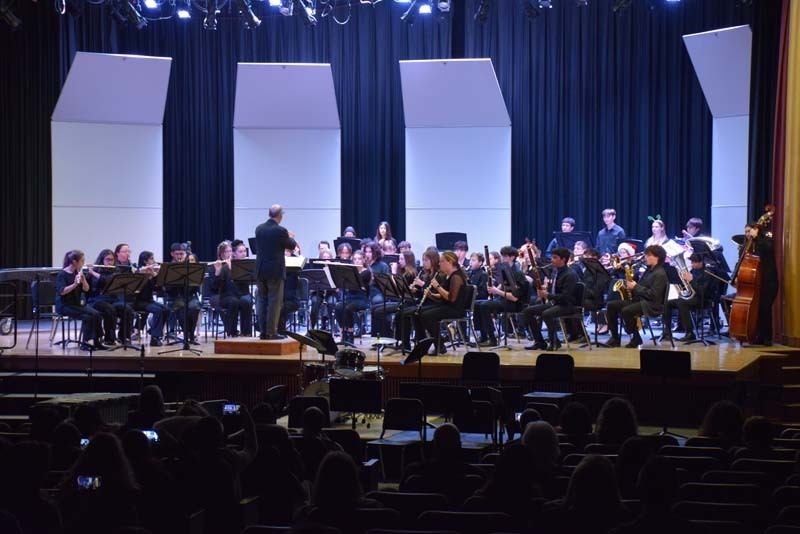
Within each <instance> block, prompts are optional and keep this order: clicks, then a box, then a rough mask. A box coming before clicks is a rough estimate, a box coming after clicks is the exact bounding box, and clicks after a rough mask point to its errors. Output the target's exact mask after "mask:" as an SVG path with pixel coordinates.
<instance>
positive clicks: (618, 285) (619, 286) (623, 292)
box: [612, 264, 642, 330]
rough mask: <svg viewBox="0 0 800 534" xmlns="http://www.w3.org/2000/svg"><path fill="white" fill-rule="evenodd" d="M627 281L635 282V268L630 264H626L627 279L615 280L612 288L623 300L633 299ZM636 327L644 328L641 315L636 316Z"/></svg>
mask: <svg viewBox="0 0 800 534" xmlns="http://www.w3.org/2000/svg"><path fill="white" fill-rule="evenodd" d="M627 282H633V268H632V267H631V266H630V265H629V264H626V265H625V280H617V281H616V282H614V287H613V288H612V290H613V291H616V292H617V293H619V296H620V298H621V299H622V300H633V293H632V292H631V291H630V290H629V289H628V286H627V285H626V284H627ZM636 327H637V328H638V329H639V330H641V329H642V319H641V317H638V316H637V317H636Z"/></svg>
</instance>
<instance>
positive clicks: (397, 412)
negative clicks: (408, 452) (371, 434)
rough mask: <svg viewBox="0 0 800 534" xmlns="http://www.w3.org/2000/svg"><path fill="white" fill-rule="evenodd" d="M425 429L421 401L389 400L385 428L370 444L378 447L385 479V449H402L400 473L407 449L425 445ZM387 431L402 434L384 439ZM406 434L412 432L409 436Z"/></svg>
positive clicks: (384, 421) (385, 411) (384, 419)
mask: <svg viewBox="0 0 800 534" xmlns="http://www.w3.org/2000/svg"><path fill="white" fill-rule="evenodd" d="M424 429H425V408H424V407H423V405H422V401H420V400H419V399H402V398H395V399H389V401H388V402H387V403H386V409H385V410H384V415H383V428H382V429H381V436H380V438H378V439H376V440H372V441H370V442H369V445H377V446H378V453H379V454H380V457H381V470H382V472H383V478H384V479H385V478H386V467H385V462H384V461H383V447H384V446H389V447H401V449H400V471H401V472H402V470H403V466H404V465H405V449H406V447H408V446H409V445H420V444H422V443H424V439H425V438H424V434H423V432H424ZM387 430H399V431H400V432H401V433H400V434H397V435H395V436H391V437H389V438H386V437H384V436H385V435H386V431H387ZM406 432H410V434H407V433H406Z"/></svg>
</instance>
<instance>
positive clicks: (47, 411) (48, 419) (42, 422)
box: [30, 406, 64, 443]
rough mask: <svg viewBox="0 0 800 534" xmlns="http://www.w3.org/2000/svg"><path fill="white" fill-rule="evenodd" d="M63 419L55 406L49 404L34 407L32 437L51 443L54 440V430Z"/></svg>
mask: <svg viewBox="0 0 800 534" xmlns="http://www.w3.org/2000/svg"><path fill="white" fill-rule="evenodd" d="M63 419H64V418H63V417H62V416H61V414H60V413H59V412H58V410H56V409H55V408H51V407H49V406H48V407H39V408H36V409H34V410H33V413H32V414H31V431H30V437H31V439H33V440H36V441H44V442H47V443H50V442H51V441H52V440H53V431H54V430H55V428H56V427H57V426H58V424H59V423H60V422H61V421H63Z"/></svg>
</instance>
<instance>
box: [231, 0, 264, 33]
mask: <svg viewBox="0 0 800 534" xmlns="http://www.w3.org/2000/svg"><path fill="white" fill-rule="evenodd" d="M234 2H235V3H236V9H237V10H238V11H239V16H240V17H242V25H243V26H244V27H245V29H247V30H254V29H256V28H258V27H259V26H260V25H261V19H259V18H258V17H256V14H255V13H253V8H252V7H251V6H250V0H234Z"/></svg>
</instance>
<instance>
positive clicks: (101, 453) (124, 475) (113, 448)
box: [64, 432, 136, 491]
mask: <svg viewBox="0 0 800 534" xmlns="http://www.w3.org/2000/svg"><path fill="white" fill-rule="evenodd" d="M78 476H97V477H101V480H102V487H103V488H104V489H110V490H111V491H119V490H123V491H130V490H134V489H136V483H135V481H134V478H133V471H132V470H131V466H130V463H128V459H127V458H126V456H125V454H124V453H123V451H122V445H121V444H120V441H119V439H118V438H117V436H115V435H114V434H110V433H107V432H100V433H98V434H97V435H96V436H94V437H93V438H92V439H91V440H90V441H89V444H88V445H87V446H86V448H85V449H83V452H82V453H81V455H80V456H79V457H78V461H77V462H75V465H74V466H73V467H72V471H71V473H69V474H68V475H67V478H66V479H65V481H64V484H65V486H64V487H65V489H71V490H73V491H74V490H77V483H76V477H78Z"/></svg>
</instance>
